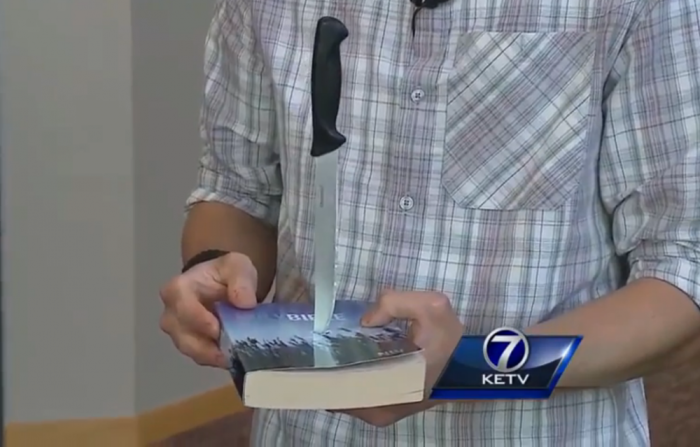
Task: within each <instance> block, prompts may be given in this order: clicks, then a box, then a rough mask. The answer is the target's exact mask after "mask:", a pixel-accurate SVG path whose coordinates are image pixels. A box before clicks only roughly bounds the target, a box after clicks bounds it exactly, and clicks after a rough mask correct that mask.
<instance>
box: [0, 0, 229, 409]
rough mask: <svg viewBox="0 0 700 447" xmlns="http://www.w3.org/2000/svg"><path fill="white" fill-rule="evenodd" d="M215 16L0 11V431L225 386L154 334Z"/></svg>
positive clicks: (86, 2)
mask: <svg viewBox="0 0 700 447" xmlns="http://www.w3.org/2000/svg"><path fill="white" fill-rule="evenodd" d="M212 3H213V0H208V1H205V2H202V1H196V2H195V1H191V0H133V1H129V0H110V1H103V2H95V1H93V0H53V1H41V2H40V1H38V0H5V1H4V2H2V4H0V21H1V22H0V33H2V34H0V73H1V75H2V78H0V82H1V84H0V90H1V91H2V104H0V105H1V106H2V114H1V117H2V119H3V123H2V127H3V133H2V138H3V140H2V150H3V154H2V156H3V163H2V194H3V214H2V218H3V224H4V233H3V251H4V253H3V262H2V264H3V268H4V269H5V270H4V272H3V277H4V278H3V279H4V282H5V284H4V286H5V288H4V294H3V295H4V306H5V309H4V310H5V312H4V318H5V334H4V337H5V340H4V342H5V346H6V352H5V365H4V367H5V372H6V378H5V380H6V383H5V389H6V391H7V392H6V402H5V404H6V415H7V419H8V421H9V422H15V421H39V420H53V419H67V418H90V417H107V416H122V415H131V414H134V412H136V411H143V410H146V409H150V408H154V407H157V406H159V405H162V404H164V403H167V402H171V401H173V400H177V399H180V398H182V397H185V396H188V395H191V394H195V393H198V392H201V391H204V390H206V389H209V388H211V387H214V386H218V385H221V384H224V383H227V379H226V377H225V374H223V373H221V372H213V371H207V370H204V369H202V368H201V367H196V366H194V365H192V364H190V363H189V362H188V361H186V360H184V359H182V358H180V357H179V356H178V355H177V354H176V353H175V352H174V349H173V348H172V347H171V346H170V344H169V341H168V340H167V339H166V338H165V336H163V335H161V334H160V333H159V331H158V314H159V312H160V302H159V300H158V296H157V291H158V286H159V285H160V283H162V282H163V281H165V280H166V279H167V278H168V277H169V276H170V275H172V274H173V273H175V272H176V271H177V270H178V268H179V260H178V239H179V230H180V225H181V223H182V204H183V201H184V199H185V196H186V194H187V192H188V191H189V189H190V188H191V186H192V185H193V181H194V176H195V171H196V159H197V156H198V154H199V151H200V143H199V140H198V137H197V117H198V107H199V91H200V89H201V88H200V83H201V79H200V78H201V71H202V70H201V65H202V47H203V40H204V35H205V32H206V27H207V23H208V20H209V18H210V15H211V7H212Z"/></svg>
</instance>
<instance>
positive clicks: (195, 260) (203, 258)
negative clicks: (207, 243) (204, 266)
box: [182, 250, 231, 273]
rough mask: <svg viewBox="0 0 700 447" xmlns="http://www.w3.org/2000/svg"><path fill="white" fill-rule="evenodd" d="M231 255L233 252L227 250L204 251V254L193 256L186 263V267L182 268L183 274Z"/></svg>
mask: <svg viewBox="0 0 700 447" xmlns="http://www.w3.org/2000/svg"><path fill="white" fill-rule="evenodd" d="M229 253H231V252H230V251H225V250H204V251H202V252H199V253H197V254H196V255H194V256H192V257H191V258H190V260H189V261H187V262H186V263H185V266H184V267H182V273H185V272H186V271H187V270H189V269H191V268H192V267H194V266H195V265H199V264H201V263H203V262H208V261H211V260H213V259H217V258H220V257H222V256H226V255H227V254H229Z"/></svg>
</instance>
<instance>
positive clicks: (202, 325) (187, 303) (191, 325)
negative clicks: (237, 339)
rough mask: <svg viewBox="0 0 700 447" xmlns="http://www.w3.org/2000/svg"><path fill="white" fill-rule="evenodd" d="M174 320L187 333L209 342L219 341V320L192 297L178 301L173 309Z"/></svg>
mask: <svg viewBox="0 0 700 447" xmlns="http://www.w3.org/2000/svg"><path fill="white" fill-rule="evenodd" d="M173 311H174V313H175V318H176V320H177V321H178V322H179V324H181V325H182V326H183V327H184V328H185V329H187V330H188V331H191V332H194V333H197V334H200V335H202V336H205V337H207V338H209V339H210V340H218V339H219V330H220V328H219V320H218V319H217V318H216V317H215V316H214V314H213V313H212V312H211V311H210V310H208V309H207V308H206V307H205V306H204V304H202V303H200V302H199V301H198V300H197V299H196V298H195V297H194V296H192V297H190V298H188V297H183V298H181V299H180V300H178V301H177V302H176V303H175V305H174V309H173Z"/></svg>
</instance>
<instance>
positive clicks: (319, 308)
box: [314, 151, 338, 332]
mask: <svg viewBox="0 0 700 447" xmlns="http://www.w3.org/2000/svg"><path fill="white" fill-rule="evenodd" d="M315 162H316V208H315V214H314V249H315V253H314V255H315V266H314V285H315V291H314V292H315V293H314V331H316V332H323V331H325V330H326V329H328V326H329V325H330V322H331V319H332V318H333V310H334V308H335V292H336V289H335V288H336V282H335V281H336V278H335V268H336V250H335V229H336V212H337V198H336V188H337V176H338V151H333V152H331V153H328V154H326V155H323V156H320V157H316V158H315Z"/></svg>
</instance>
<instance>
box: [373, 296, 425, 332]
mask: <svg viewBox="0 0 700 447" xmlns="http://www.w3.org/2000/svg"><path fill="white" fill-rule="evenodd" d="M418 295H419V294H418V293H413V292H396V291H393V290H390V291H387V292H385V293H384V294H382V295H381V296H380V297H379V299H378V300H377V304H376V305H375V306H374V307H373V308H372V309H370V310H369V312H367V313H366V314H365V315H364V317H363V318H362V324H363V325H365V326H370V327H376V326H384V325H387V324H389V323H390V322H391V321H392V320H420V319H421V318H422V317H423V316H424V315H422V312H421V310H422V309H424V308H425V303H424V301H425V300H424V299H420V297H419V296H418Z"/></svg>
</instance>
